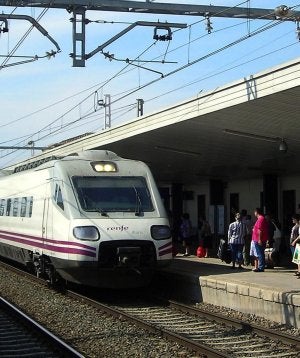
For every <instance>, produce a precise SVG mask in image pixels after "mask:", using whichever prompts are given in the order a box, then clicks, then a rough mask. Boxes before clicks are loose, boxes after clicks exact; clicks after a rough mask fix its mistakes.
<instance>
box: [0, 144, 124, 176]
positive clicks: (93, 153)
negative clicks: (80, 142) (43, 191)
mask: <svg viewBox="0 0 300 358" xmlns="http://www.w3.org/2000/svg"><path fill="white" fill-rule="evenodd" d="M74 159H83V160H122V159H123V160H124V158H121V157H119V156H118V155H117V154H116V153H114V152H111V151H109V150H86V151H82V152H78V153H72V154H69V155H67V156H61V157H57V156H50V157H46V158H43V159H40V160H36V161H33V162H30V163H26V164H24V165H20V166H17V167H15V168H14V170H13V172H11V174H12V173H19V172H23V171H26V170H30V169H34V168H37V167H40V166H41V165H43V164H45V163H49V162H51V161H56V160H64V161H68V160H74ZM0 175H1V173H0Z"/></svg>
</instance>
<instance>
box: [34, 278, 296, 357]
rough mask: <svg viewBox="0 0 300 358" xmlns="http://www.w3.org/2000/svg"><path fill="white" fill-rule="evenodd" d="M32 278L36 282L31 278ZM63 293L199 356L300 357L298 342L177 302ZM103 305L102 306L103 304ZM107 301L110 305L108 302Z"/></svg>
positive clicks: (292, 338) (264, 329) (278, 333)
mask: <svg viewBox="0 0 300 358" xmlns="http://www.w3.org/2000/svg"><path fill="white" fill-rule="evenodd" d="M32 279H36V278H34V277H32ZM64 294H66V295H68V296H69V297H71V298H74V299H76V300H79V301H82V302H84V303H86V304H88V305H90V306H93V308H95V309H97V310H99V311H101V312H105V313H106V314H109V315H111V316H115V317H116V319H118V320H120V318H121V319H122V320H127V321H130V322H131V323H134V324H135V325H138V326H140V327H142V328H143V329H146V330H148V331H150V332H155V333H158V334H159V335H160V337H164V338H167V339H168V340H171V341H174V342H176V343H178V344H180V345H181V346H183V347H186V348H187V349H188V350H190V351H193V352H194V354H197V356H200V357H204V356H207V357H209V358H210V357H212V358H214V357H239V358H248V357H251V358H254V357H259V358H264V357H268V358H269V357H271V358H272V357H274V358H275V357H276V358H281V357H282V358H284V357H289V358H294V357H299V356H300V339H299V338H298V337H294V336H290V335H287V334H283V333H280V332H278V331H275V330H271V329H266V328H262V327H259V326H256V325H253V324H249V323H246V322H242V321H240V320H236V319H232V318H228V317H225V316H221V315H218V314H214V313H209V312H207V311H202V310H200V309H198V308H195V307H193V306H187V305H183V304H180V303H178V302H174V301H169V302H163V301H159V300H149V299H148V300H146V299H145V298H144V297H143V296H140V297H134V296H133V295H131V296H130V297H129V298H128V297H127V298H126V297H125V295H124V297H121V298H116V297H115V298H111V297H106V298H103V297H102V298H98V297H95V296H91V295H90V296H89V297H91V298H89V297H87V294H86V293H84V294H79V293H78V292H73V291H67V292H65V293H64ZM103 302H105V303H103ZM107 302H109V303H107Z"/></svg>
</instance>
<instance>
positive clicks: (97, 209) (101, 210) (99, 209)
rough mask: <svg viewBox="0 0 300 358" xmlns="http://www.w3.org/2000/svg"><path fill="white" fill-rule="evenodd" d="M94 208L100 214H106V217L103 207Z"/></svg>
mask: <svg viewBox="0 0 300 358" xmlns="http://www.w3.org/2000/svg"><path fill="white" fill-rule="evenodd" d="M95 210H96V211H98V212H99V213H100V214H101V216H106V217H108V214H107V212H106V211H104V210H103V209H101V208H95Z"/></svg>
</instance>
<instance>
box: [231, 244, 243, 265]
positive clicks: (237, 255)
mask: <svg viewBox="0 0 300 358" xmlns="http://www.w3.org/2000/svg"><path fill="white" fill-rule="evenodd" d="M243 247H244V245H242V244H230V250H231V255H232V264H233V265H234V264H235V263H236V262H237V263H238V264H239V265H240V264H241V263H242V262H243Z"/></svg>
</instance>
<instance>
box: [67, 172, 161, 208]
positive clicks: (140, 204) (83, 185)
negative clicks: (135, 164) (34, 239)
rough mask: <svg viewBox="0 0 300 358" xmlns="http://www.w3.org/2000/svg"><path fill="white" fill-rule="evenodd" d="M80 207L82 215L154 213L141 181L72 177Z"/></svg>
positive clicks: (142, 179) (122, 177) (134, 178)
mask: <svg viewBox="0 0 300 358" xmlns="http://www.w3.org/2000/svg"><path fill="white" fill-rule="evenodd" d="M72 180H73V183H74V186H75V188H76V191H77V195H78V199H79V202H80V205H81V207H82V209H83V210H85V211H99V212H117V211H118V212H134V213H136V214H140V213H142V212H149V211H153V210H154V209H153V205H152V201H151V195H150V192H149V189H148V187H147V182H146V180H145V178H143V177H125V176H119V177H108V176H107V177H73V178H72Z"/></svg>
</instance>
